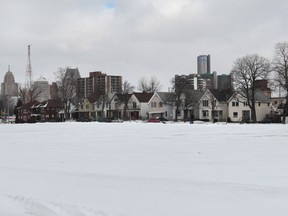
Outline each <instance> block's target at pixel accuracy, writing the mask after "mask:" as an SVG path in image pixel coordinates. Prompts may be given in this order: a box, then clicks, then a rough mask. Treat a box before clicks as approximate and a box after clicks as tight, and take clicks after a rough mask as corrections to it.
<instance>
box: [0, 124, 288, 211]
mask: <svg viewBox="0 0 288 216" xmlns="http://www.w3.org/2000/svg"><path fill="white" fill-rule="evenodd" d="M0 142H1V144H0V215H1V216H31V215H32V216H176V215H177V216H191V215H195V216H226V215H227V216H258V215H259V216H260V215H261V216H271V215H273V216H282V215H283V216H287V215H288V205H287V203H288V125H282V124H276V125H274V124H273V125H272V124H267V125H260V124H256V125H245V124H242V125H240V124H157V123H96V122H92V123H76V122H70V123H42V124H41V123H39V124H18V125H15V124H14V125H12V124H11V125H4V124H2V125H0Z"/></svg>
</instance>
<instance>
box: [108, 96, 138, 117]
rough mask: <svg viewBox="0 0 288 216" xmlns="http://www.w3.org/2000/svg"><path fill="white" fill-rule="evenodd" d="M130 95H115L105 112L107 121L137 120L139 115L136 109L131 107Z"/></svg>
mask: <svg viewBox="0 0 288 216" xmlns="http://www.w3.org/2000/svg"><path fill="white" fill-rule="evenodd" d="M131 96H132V94H128V93H127V94H122V93H116V94H114V95H113V97H112V98H111V100H110V106H109V110H107V117H108V118H109V119H124V118H129V119H130V118H132V119H138V118H139V114H138V112H137V107H133V106H131V101H130V99H131Z"/></svg>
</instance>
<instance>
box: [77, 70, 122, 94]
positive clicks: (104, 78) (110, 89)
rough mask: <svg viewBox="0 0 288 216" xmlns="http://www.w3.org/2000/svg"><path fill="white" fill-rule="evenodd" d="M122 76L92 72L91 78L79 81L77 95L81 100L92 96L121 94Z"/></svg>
mask: <svg viewBox="0 0 288 216" xmlns="http://www.w3.org/2000/svg"><path fill="white" fill-rule="evenodd" d="M121 88H122V76H110V75H106V74H105V73H102V72H101V71H95V72H90V73H89V77H84V78H80V79H78V80H77V95H78V97H79V98H85V97H89V96H91V95H94V94H96V95H104V94H106V95H109V94H111V93H118V92H121Z"/></svg>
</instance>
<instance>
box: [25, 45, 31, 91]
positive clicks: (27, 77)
mask: <svg viewBox="0 0 288 216" xmlns="http://www.w3.org/2000/svg"><path fill="white" fill-rule="evenodd" d="M26 85H28V86H31V85H32V65H31V45H28V61H27V68H26Z"/></svg>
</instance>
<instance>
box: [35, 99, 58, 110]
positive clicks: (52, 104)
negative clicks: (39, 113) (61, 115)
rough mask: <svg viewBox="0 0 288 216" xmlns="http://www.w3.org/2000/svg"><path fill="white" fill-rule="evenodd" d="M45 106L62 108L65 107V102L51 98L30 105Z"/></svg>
mask: <svg viewBox="0 0 288 216" xmlns="http://www.w3.org/2000/svg"><path fill="white" fill-rule="evenodd" d="M44 107H49V108H62V107H63V103H62V102H61V101H60V100H55V99H49V100H47V101H43V102H41V103H38V104H34V106H33V107H30V108H44Z"/></svg>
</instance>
